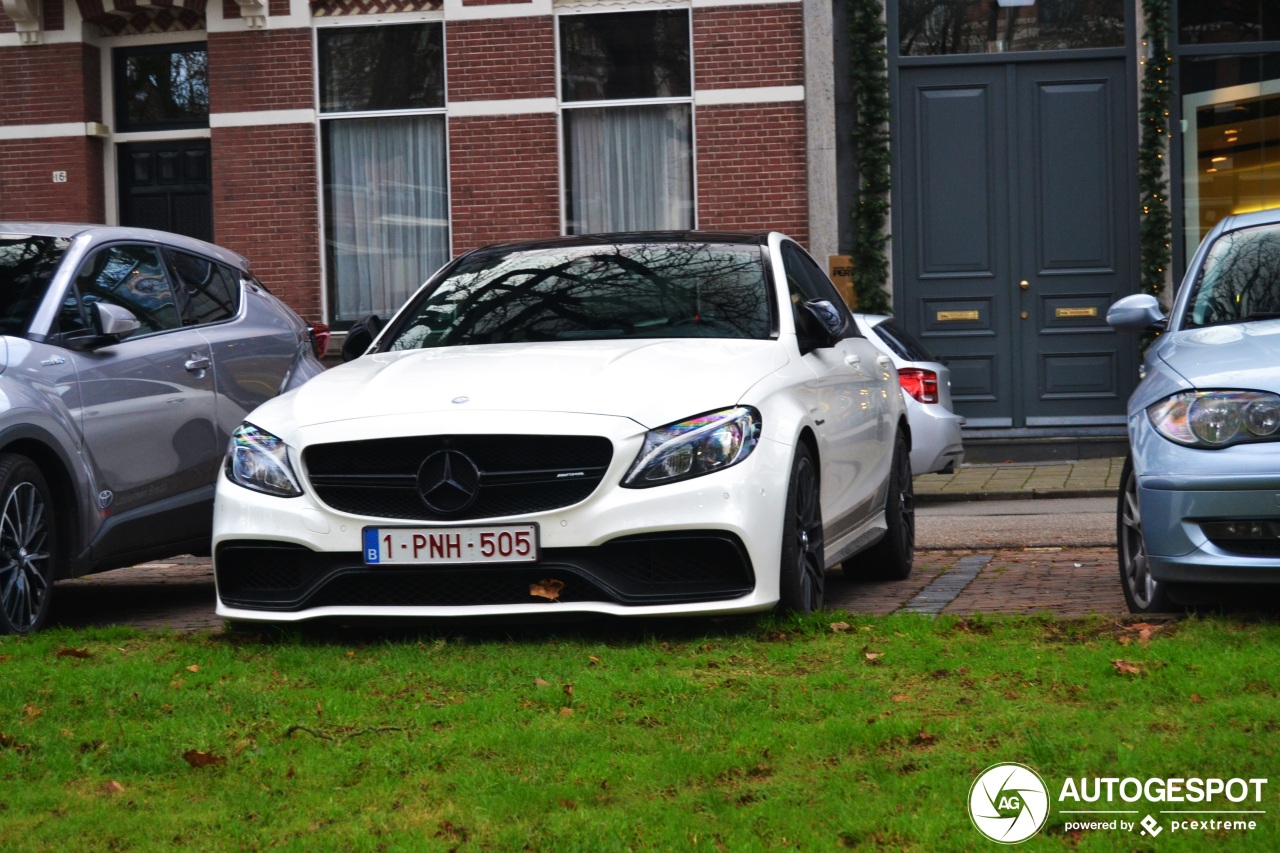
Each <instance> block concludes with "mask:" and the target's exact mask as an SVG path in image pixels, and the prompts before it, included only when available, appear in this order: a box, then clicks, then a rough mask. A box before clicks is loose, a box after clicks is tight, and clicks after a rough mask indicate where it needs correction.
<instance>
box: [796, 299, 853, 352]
mask: <svg viewBox="0 0 1280 853" xmlns="http://www.w3.org/2000/svg"><path fill="white" fill-rule="evenodd" d="M844 336H845V324H844V318H843V317H841V316H840V312H839V311H838V310H836V307H835V306H834V305H832V304H831V303H830V302H827V301H826V300H815V301H813V302H801V303H800V304H799V305H798V306H797V307H796V338H797V340H798V342H799V344H800V353H801V354H802V355H803V354H804V353H808V352H812V351H813V350H816V349H825V348H826V347H833V346H835V345H836V343H837V342H838V341H840V340H841V339H842V338H843V337H844Z"/></svg>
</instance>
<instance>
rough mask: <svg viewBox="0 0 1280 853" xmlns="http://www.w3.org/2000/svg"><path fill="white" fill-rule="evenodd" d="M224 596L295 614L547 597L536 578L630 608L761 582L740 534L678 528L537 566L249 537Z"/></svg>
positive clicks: (224, 556) (744, 589)
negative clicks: (536, 589)
mask: <svg viewBox="0 0 1280 853" xmlns="http://www.w3.org/2000/svg"><path fill="white" fill-rule="evenodd" d="M215 565H216V573H217V581H218V596H219V597H220V598H221V599H222V600H223V601H224V602H225V603H226V604H228V605H230V606H232V607H243V608H247V609H253V610H269V611H279V612H290V611H299V610H305V609H307V608H311V607H325V606H336V607H341V606H369V607H394V606H402V607H462V606H468V605H472V606H479V605H504V604H528V603H530V602H532V603H539V602H541V601H545V599H541V598H538V597H535V596H533V595H531V594H530V592H529V587H530V585H531V584H538V583H541V582H542V581H544V580H549V579H555V580H559V581H562V582H563V583H564V588H563V590H561V592H560V597H559V600H560V601H563V602H566V603H571V602H584V601H602V602H611V603H615V604H621V605H625V606H638V605H654V604H682V603H693V602H700V601H716V600H724V599H730V598H738V597H740V596H743V595H746V594H747V593H749V592H751V590H752V589H753V588H754V587H755V575H754V573H753V572H752V569H751V563H750V559H749V558H748V557H747V553H746V550H745V549H744V548H743V546H742V543H741V542H739V541H738V539H737V538H736V537H734V536H731V535H728V534H723V533H718V532H712V533H698V532H694V533H676V534H660V535H652V536H633V537H625V538H621V539H615V540H612V541H610V542H607V543H605V544H603V545H600V546H597V547H594V548H550V549H546V550H544V551H543V553H542V560H541V561H540V562H539V563H538V564H537V565H534V566H529V565H506V566H504V565H496V566H495V565H483V564H482V565H474V566H461V567H460V566H443V567H437V566H408V567H402V568H396V569H384V568H379V567H375V566H365V565H363V563H362V562H361V556H360V554H359V553H339V554H325V553H317V552H314V551H311V550H309V549H307V548H304V547H302V546H300V545H283V544H279V545H275V544H271V543H263V542H255V541H244V542H226V543H223V544H222V545H220V546H219V547H218V553H217V560H216V563H215Z"/></svg>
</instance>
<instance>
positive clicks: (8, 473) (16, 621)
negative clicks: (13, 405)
mask: <svg viewBox="0 0 1280 853" xmlns="http://www.w3.org/2000/svg"><path fill="white" fill-rule="evenodd" d="M54 524H55V518H54V511H53V499H52V493H51V492H50V491H49V484H48V483H47V482H46V481H45V478H44V475H43V474H42V473H41V472H40V469H39V468H38V467H36V464H35V463H34V462H32V461H31V460H30V459H28V458H26V457H25V456H19V455H17V454H14V453H4V454H0V634H30V633H32V632H34V631H38V630H40V628H42V627H43V626H44V623H45V620H46V619H47V618H48V616H49V600H50V598H51V597H52V595H53V580H54V577H55V571H54V569H55V567H56V566H57V557H58V554H57V537H56V535H55V534H56V529H55V527H54Z"/></svg>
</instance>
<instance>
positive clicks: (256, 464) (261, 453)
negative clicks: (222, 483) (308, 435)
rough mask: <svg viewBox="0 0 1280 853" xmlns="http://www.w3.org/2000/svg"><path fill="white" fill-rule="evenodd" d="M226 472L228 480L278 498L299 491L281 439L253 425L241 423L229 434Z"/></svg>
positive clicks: (287, 453)
mask: <svg viewBox="0 0 1280 853" xmlns="http://www.w3.org/2000/svg"><path fill="white" fill-rule="evenodd" d="M226 472H227V477H228V478H229V479H230V480H231V482H233V483H235V484H237V485H240V486H244V487H245V488H246V489H253V490H254V491H255V492H264V493H266V494H268V495H275V496H276V497H281V498H296V497H298V496H299V495H301V494H302V487H301V486H299V485H298V478H297V477H296V476H295V475H294V473H293V468H292V467H290V465H289V451H288V448H287V447H286V446H285V443H284V441H283V440H282V439H280V438H277V437H276V436H274V435H272V434H271V433H269V432H267V431H266V430H264V429H259V428H258V427H256V426H254V425H253V424H248V423H246V424H240V426H238V427H236V430H235V432H233V433H231V446H230V447H228V448H227V462H226Z"/></svg>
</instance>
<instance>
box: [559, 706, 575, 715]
mask: <svg viewBox="0 0 1280 853" xmlns="http://www.w3.org/2000/svg"><path fill="white" fill-rule="evenodd" d="M560 716H562V717H572V716H573V709H572V708H561V709H560Z"/></svg>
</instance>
